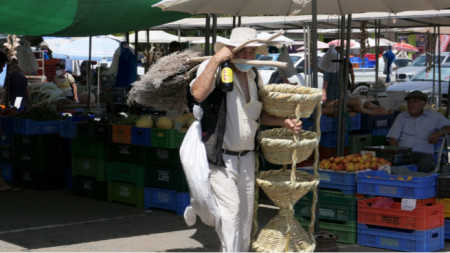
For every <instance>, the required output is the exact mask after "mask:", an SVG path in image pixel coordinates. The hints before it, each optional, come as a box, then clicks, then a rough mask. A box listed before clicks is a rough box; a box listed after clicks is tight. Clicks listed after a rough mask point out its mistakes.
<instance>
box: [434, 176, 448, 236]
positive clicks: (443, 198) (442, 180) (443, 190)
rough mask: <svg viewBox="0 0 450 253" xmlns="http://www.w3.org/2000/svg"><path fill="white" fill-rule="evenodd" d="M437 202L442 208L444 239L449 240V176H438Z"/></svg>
mask: <svg viewBox="0 0 450 253" xmlns="http://www.w3.org/2000/svg"><path fill="white" fill-rule="evenodd" d="M437 195H438V201H439V203H441V204H442V205H443V206H444V217H445V239H450V176H449V175H439V177H438V179H437Z"/></svg>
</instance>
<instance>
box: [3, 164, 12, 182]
mask: <svg viewBox="0 0 450 253" xmlns="http://www.w3.org/2000/svg"><path fill="white" fill-rule="evenodd" d="M0 170H1V171H2V177H3V179H5V181H6V182H8V183H12V182H13V181H14V175H13V174H14V171H13V166H12V164H10V163H1V164H0Z"/></svg>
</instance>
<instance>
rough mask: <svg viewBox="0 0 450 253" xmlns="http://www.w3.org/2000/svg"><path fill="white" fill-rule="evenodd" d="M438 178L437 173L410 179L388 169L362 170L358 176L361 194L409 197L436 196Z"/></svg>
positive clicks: (423, 197) (424, 197) (358, 186)
mask: <svg viewBox="0 0 450 253" xmlns="http://www.w3.org/2000/svg"><path fill="white" fill-rule="evenodd" d="M399 177H401V178H402V179H401V180H400V179H399ZM436 179H437V175H436V174H432V175H430V176H425V177H412V178H411V179H408V177H407V176H399V175H389V174H388V173H387V172H386V171H367V172H361V173H358V175H357V177H356V181H357V188H358V193H359V194H365V195H372V196H385V197H392V198H408V199H427V198H434V197H435V196H436Z"/></svg>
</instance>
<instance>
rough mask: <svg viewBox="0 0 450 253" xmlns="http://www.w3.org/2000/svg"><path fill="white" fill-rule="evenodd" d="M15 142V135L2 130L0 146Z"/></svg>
mask: <svg viewBox="0 0 450 253" xmlns="http://www.w3.org/2000/svg"><path fill="white" fill-rule="evenodd" d="M12 144H13V135H12V134H10V133H5V132H3V131H0V146H3V147H4V146H11V145H12Z"/></svg>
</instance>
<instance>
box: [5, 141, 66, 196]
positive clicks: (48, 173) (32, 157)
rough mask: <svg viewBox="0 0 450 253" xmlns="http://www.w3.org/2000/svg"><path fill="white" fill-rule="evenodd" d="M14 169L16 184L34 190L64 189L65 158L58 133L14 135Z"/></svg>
mask: <svg viewBox="0 0 450 253" xmlns="http://www.w3.org/2000/svg"><path fill="white" fill-rule="evenodd" d="M13 142H14V145H13V149H12V151H13V152H12V154H13V155H12V158H13V168H14V171H15V172H16V175H17V182H18V184H20V185H23V186H25V187H31V188H34V189H56V188H62V187H64V182H65V175H64V172H65V170H64V162H65V161H64V159H63V158H64V155H63V153H62V150H63V149H62V141H61V138H60V137H59V135H57V134H46V135H24V134H16V135H14V141H13Z"/></svg>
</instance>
